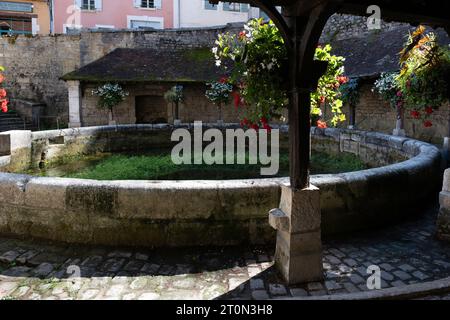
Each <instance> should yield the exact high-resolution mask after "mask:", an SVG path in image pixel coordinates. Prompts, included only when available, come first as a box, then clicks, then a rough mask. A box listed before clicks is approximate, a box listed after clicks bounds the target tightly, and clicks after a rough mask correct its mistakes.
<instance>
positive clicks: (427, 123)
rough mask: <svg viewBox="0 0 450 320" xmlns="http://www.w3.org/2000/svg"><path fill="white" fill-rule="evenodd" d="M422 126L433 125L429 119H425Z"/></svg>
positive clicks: (428, 126)
mask: <svg viewBox="0 0 450 320" xmlns="http://www.w3.org/2000/svg"><path fill="white" fill-rule="evenodd" d="M423 126H424V127H425V128H430V127H432V126H433V123H432V122H431V121H430V120H427V121H425V122H424V123H423Z"/></svg>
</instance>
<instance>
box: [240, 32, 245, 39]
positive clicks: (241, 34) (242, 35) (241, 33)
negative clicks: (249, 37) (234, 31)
mask: <svg viewBox="0 0 450 320" xmlns="http://www.w3.org/2000/svg"><path fill="white" fill-rule="evenodd" d="M245 37H246V34H245V31H241V32H239V40H242V39H245Z"/></svg>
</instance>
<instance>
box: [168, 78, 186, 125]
mask: <svg viewBox="0 0 450 320" xmlns="http://www.w3.org/2000/svg"><path fill="white" fill-rule="evenodd" d="M164 99H165V100H166V101H167V102H169V103H172V107H173V106H175V110H174V112H173V114H174V118H175V119H178V108H179V104H180V102H181V101H183V86H181V85H176V86H173V87H172V88H170V90H168V91H167V92H166V93H165V94H164Z"/></svg>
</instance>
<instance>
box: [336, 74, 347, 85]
mask: <svg viewBox="0 0 450 320" xmlns="http://www.w3.org/2000/svg"><path fill="white" fill-rule="evenodd" d="M337 80H338V81H339V84H341V85H342V84H345V83H347V82H348V80H349V79H348V77H345V76H340V77H338V78H337Z"/></svg>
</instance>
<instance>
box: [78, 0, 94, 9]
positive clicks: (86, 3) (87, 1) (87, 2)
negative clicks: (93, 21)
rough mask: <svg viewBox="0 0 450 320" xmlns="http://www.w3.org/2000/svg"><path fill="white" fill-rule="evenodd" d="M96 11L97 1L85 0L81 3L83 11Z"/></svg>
mask: <svg viewBox="0 0 450 320" xmlns="http://www.w3.org/2000/svg"><path fill="white" fill-rule="evenodd" d="M96 9H97V8H96V7H95V0H83V1H82V2H81V10H88V11H94V10H96Z"/></svg>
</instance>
